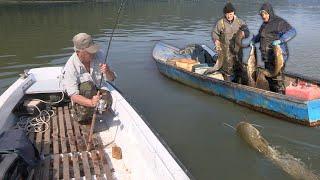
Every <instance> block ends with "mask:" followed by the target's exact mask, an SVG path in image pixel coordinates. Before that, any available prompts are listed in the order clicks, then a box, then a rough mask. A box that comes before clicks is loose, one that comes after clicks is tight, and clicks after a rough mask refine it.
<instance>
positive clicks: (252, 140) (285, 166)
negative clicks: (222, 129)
mask: <svg viewBox="0 0 320 180" xmlns="http://www.w3.org/2000/svg"><path fill="white" fill-rule="evenodd" d="M237 133H238V134H239V135H240V137H241V138H242V139H243V140H245V141H246V142H247V143H248V144H249V145H250V146H251V147H252V148H253V149H255V150H257V151H258V152H260V153H262V154H263V155H264V156H265V157H267V158H268V159H270V160H271V161H272V162H273V163H274V164H275V165H277V166H279V167H280V168H281V169H282V170H283V171H285V172H286V173H288V174H289V175H291V176H292V177H293V178H295V179H305V180H311V179H312V180H320V177H319V176H318V175H316V174H314V173H313V172H312V171H310V170H309V169H307V168H306V165H305V164H304V163H303V162H301V161H300V160H299V159H297V158H295V157H293V156H292V155H290V154H281V153H280V152H279V151H278V150H276V149H274V148H273V147H271V146H270V145H269V143H268V141H267V140H266V139H264V138H263V137H262V136H261V134H260V132H259V131H258V130H257V129H256V128H255V127H253V126H252V125H251V124H249V123H247V122H240V123H239V124H238V125H237Z"/></svg>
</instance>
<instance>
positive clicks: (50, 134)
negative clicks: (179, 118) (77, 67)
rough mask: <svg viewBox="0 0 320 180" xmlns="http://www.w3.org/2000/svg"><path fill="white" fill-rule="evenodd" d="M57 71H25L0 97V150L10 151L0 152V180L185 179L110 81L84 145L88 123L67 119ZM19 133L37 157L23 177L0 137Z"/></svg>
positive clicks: (177, 164) (177, 163) (181, 168)
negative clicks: (107, 105) (105, 105)
mask: <svg viewBox="0 0 320 180" xmlns="http://www.w3.org/2000/svg"><path fill="white" fill-rule="evenodd" d="M61 70H62V67H48V68H35V69H31V70H30V71H29V72H28V73H25V74H24V75H22V77H21V78H19V79H18V80H17V81H16V82H15V83H14V84H12V85H11V86H10V87H9V88H8V89H7V90H6V91H5V92H4V93H3V94H2V95H1V97H0V114H1V116H2V118H1V120H0V151H3V147H1V144H2V145H3V144H7V146H8V147H9V148H8V147H7V146H6V148H8V149H9V150H10V151H5V152H4V153H1V152H0V177H1V179H2V178H3V179H124V180H125V179H139V180H140V179H146V180H147V179H162V177H164V176H165V177H168V178H169V179H189V178H188V176H191V175H190V174H188V171H187V170H186V168H184V166H183V165H182V163H180V161H179V160H178V159H177V158H176V157H175V156H174V154H173V153H172V151H171V150H170V148H169V147H168V146H167V145H166V144H165V142H164V141H163V140H162V139H161V138H160V136H159V135H158V133H155V131H154V129H152V128H151V127H150V126H149V125H148V124H147V122H146V121H144V120H142V118H141V117H140V116H139V115H138V113H137V112H136V110H135V109H133V108H132V107H131V106H130V104H129V103H128V102H127V101H126V99H125V98H124V97H123V96H122V94H121V93H120V91H119V90H118V89H116V87H115V86H113V85H112V84H110V83H109V84H107V87H108V89H109V90H110V93H111V96H112V99H113V103H112V106H111V109H110V110H108V111H104V112H102V113H101V114H100V113H97V116H96V123H95V126H94V131H93V132H94V133H93V138H92V141H91V143H89V141H88V140H89V138H88V136H89V131H90V125H91V124H89V125H83V124H79V123H78V122H77V121H76V120H74V118H73V117H72V115H71V114H72V113H71V103H70V100H69V98H67V97H66V95H65V94H64V93H63V92H62V91H61V88H60V87H59V82H60V79H59V78H60V74H61ZM44 74H45V75H44ZM20 129H21V130H23V132H25V133H24V136H25V137H26V138H25V139H26V140H27V139H29V140H30V141H31V142H33V144H34V147H35V148H36V149H37V151H38V152H39V154H40V155H39V158H40V159H41V161H40V163H38V164H37V165H36V166H35V167H34V168H23V169H26V171H24V174H21V172H20V170H21V166H19V165H18V164H21V161H20V160H21V157H20V156H19V157H18V156H17V153H12V151H11V150H13V152H15V150H16V149H17V148H16V149H15V147H11V146H10V143H7V141H10V140H11V139H5V140H4V139H2V138H3V137H2V135H3V134H5V133H6V132H11V131H15V130H20ZM16 141H21V138H20V139H19V138H16ZM1 142H2V143H1ZM26 142H27V141H26ZM26 142H22V144H26ZM88 146H89V147H88ZM22 149H23V148H22ZM5 150H6V149H5ZM8 152H9V153H8ZM18 154H19V153H18ZM23 162H25V161H23ZM23 167H28V166H23ZM187 174H188V175H187Z"/></svg>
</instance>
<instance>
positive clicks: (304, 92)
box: [285, 82, 320, 101]
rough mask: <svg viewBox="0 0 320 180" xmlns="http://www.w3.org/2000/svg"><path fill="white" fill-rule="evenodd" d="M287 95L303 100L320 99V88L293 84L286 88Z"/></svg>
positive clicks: (306, 84)
mask: <svg viewBox="0 0 320 180" xmlns="http://www.w3.org/2000/svg"><path fill="white" fill-rule="evenodd" d="M285 93H286V95H287V96H292V97H295V98H298V99H301V100H305V101H308V100H313V99H320V88H319V86H317V85H312V84H308V83H305V82H300V83H298V85H296V86H295V85H293V84H292V83H291V84H290V85H289V86H288V87H286V92H285Z"/></svg>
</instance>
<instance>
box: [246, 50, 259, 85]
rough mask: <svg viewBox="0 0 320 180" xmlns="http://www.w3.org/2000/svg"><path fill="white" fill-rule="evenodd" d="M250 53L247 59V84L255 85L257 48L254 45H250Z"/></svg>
mask: <svg viewBox="0 0 320 180" xmlns="http://www.w3.org/2000/svg"><path fill="white" fill-rule="evenodd" d="M250 46H251V50H250V55H249V59H248V61H247V63H248V64H247V76H248V86H251V87H256V79H257V75H256V73H257V50H256V47H255V46H254V45H250Z"/></svg>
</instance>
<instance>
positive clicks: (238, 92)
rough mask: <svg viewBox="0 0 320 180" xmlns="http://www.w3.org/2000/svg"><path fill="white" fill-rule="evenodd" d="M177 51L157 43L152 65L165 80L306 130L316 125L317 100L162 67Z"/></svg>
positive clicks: (319, 104)
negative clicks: (216, 96) (179, 83)
mask: <svg viewBox="0 0 320 180" xmlns="http://www.w3.org/2000/svg"><path fill="white" fill-rule="evenodd" d="M177 50H178V49H177V48H175V47H172V46H170V45H166V44H164V43H158V44H157V45H156V46H155V48H154V51H153V56H154V59H155V62H156V64H157V67H158V69H159V71H160V72H161V73H162V74H164V75H165V76H167V77H169V78H171V79H174V80H176V81H179V82H181V83H183V84H186V85H189V86H192V87H194V88H197V89H200V90H202V91H205V92H208V93H212V94H214V95H218V96H221V97H224V98H227V99H230V100H232V101H234V102H236V103H238V104H241V105H245V106H248V107H250V108H252V109H255V110H258V111H261V112H265V113H268V114H271V115H273V116H276V117H280V118H282V119H285V120H289V121H292V122H295V123H299V124H303V125H307V126H317V125H319V124H320V121H319V120H320V99H317V100H312V101H301V100H298V99H295V98H292V97H288V96H285V95H282V94H278V93H274V92H270V91H265V90H261V89H257V88H253V87H249V86H245V85H241V84H236V83H232V82H227V81H222V80H218V79H214V78H210V77H207V76H204V75H200V74H196V73H194V72H189V71H186V70H184V69H182V68H179V67H176V66H173V65H170V64H168V63H166V62H165V57H168V58H169V57H170V58H172V57H175V56H178V55H177V54H178V53H174V51H177ZM172 53H173V54H172ZM175 58H177V57H175Z"/></svg>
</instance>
